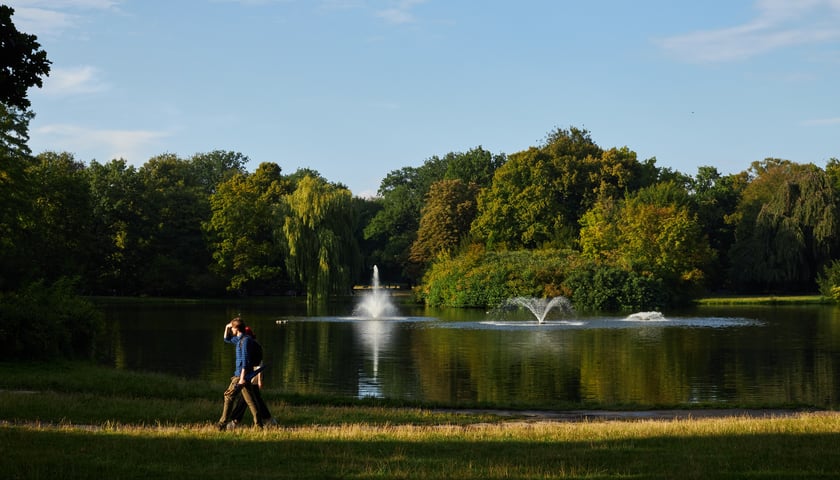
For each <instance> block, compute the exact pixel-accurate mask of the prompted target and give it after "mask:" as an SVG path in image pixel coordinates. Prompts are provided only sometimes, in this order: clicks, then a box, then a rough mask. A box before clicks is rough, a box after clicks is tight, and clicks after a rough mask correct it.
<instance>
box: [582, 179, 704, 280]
mask: <svg viewBox="0 0 840 480" xmlns="http://www.w3.org/2000/svg"><path fill="white" fill-rule="evenodd" d="M580 246H581V251H582V253H583V256H584V257H585V258H589V259H591V260H594V261H595V262H596V263H599V264H601V265H605V266H612V267H619V268H621V269H623V270H625V271H628V272H634V273H637V274H641V275H643V276H648V277H653V278H659V279H662V280H665V281H666V282H670V283H669V285H671V286H676V287H693V286H697V285H700V284H702V281H703V278H704V269H705V268H706V267H707V266H708V265H709V264H710V262H711V261H712V260H713V259H714V251H713V250H712V249H711V248H710V247H709V242H708V238H706V236H705V235H704V234H703V232H702V229H701V225H700V223H699V221H698V219H697V215H696V214H695V213H694V212H692V210H691V208H690V207H689V202H688V195H687V192H685V190H684V189H683V188H682V187H680V186H678V185H676V184H674V183H673V182H665V183H659V184H656V185H654V186H651V187H647V188H644V189H641V190H639V191H638V192H636V193H633V194H630V195H628V196H627V197H626V198H625V199H624V200H621V201H615V200H614V199H613V198H611V197H605V198H603V199H602V200H600V201H598V202H597V203H596V205H595V206H594V207H593V208H592V209H590V210H589V211H588V212H586V214H584V215H583V217H582V218H581V231H580Z"/></svg>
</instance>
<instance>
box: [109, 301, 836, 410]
mask: <svg viewBox="0 0 840 480" xmlns="http://www.w3.org/2000/svg"><path fill="white" fill-rule="evenodd" d="M104 307H105V309H106V313H107V316H108V319H109V321H110V323H111V325H112V326H113V344H114V348H113V358H112V361H113V364H114V365H115V366H117V367H118V368H125V369H132V370H150V371H162V372H168V373H175V374H178V375H182V376H185V377H200V378H205V379H210V380H213V381H218V382H219V384H220V385H223V384H224V383H225V382H226V381H227V379H228V378H229V376H230V374H231V373H232V366H233V355H234V352H233V349H232V348H230V346H229V345H227V344H225V343H223V342H222V340H221V337H222V332H223V328H224V325H225V323H227V322H228V321H229V320H230V318H232V317H234V316H236V315H240V314H241V315H242V316H243V318H244V319H245V320H246V321H247V322H248V324H249V325H251V326H252V327H253V328H254V330H255V331H256V332H257V335H258V338H259V340H260V341H261V343H262V344H263V345H264V348H265V356H266V360H267V361H268V363H269V364H270V366H271V368H270V370H268V371H267V374H266V375H267V378H266V384H267V385H268V386H270V387H272V388H280V389H282V390H284V391H286V392H290V393H292V392H293V393H301V394H309V393H312V394H337V395H343V396H348V397H364V396H378V397H389V398H399V399H417V400H425V401H434V402H443V403H447V404H457V403H467V402H470V403H474V402H486V403H488V404H495V405H499V406H504V405H509V406H513V405H527V406H531V407H543V408H551V407H556V406H568V405H569V404H584V403H585V404H595V405H597V404H609V405H614V404H628V405H632V404H642V405H673V404H685V405H691V404H717V405H721V406H725V405H778V404H799V405H802V404H806V405H813V406H818V407H836V406H837V404H838V397H840V309H838V308H836V307H826V306H795V307H794V306H790V307H788V306H786V307H778V306H777V307H772V306H751V307H700V308H697V309H694V310H691V311H681V312H662V315H660V316H656V315H641V316H635V317H625V316H615V317H610V316H580V315H574V314H569V315H564V316H563V317H560V318H549V319H547V320H546V322H545V323H543V324H538V323H537V322H536V321H534V320H532V319H530V318H528V317H525V316H522V315H520V316H517V315H516V314H510V315H506V316H498V315H495V314H494V313H492V312H484V311H480V310H431V309H424V308H422V307H409V306H405V305H401V306H399V308H398V310H399V312H398V314H396V315H394V316H390V317H386V318H382V319H377V320H371V319H365V318H361V317H359V316H354V313H353V305H352V303H350V302H347V303H346V304H334V305H330V306H329V307H328V308H326V309H325V310H323V311H320V312H315V313H313V314H307V313H306V310H305V308H304V307H303V306H301V305H299V304H298V303H294V302H292V301H288V302H281V303H276V304H260V305H249V304H244V303H243V304H236V303H233V302H232V303H231V304H218V303H211V304H192V305H173V304H163V305H138V304H131V305H120V304H105V305H104ZM647 313H650V312H647Z"/></svg>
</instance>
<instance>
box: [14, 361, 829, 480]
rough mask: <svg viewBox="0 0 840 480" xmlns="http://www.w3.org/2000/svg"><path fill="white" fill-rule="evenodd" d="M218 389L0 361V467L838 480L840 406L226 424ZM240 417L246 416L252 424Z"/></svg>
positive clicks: (29, 471) (326, 412) (363, 406)
mask: <svg viewBox="0 0 840 480" xmlns="http://www.w3.org/2000/svg"><path fill="white" fill-rule="evenodd" d="M224 387H225V386H224V385H212V384H208V383H204V382H201V381H185V380H182V379H176V378H171V377H166V376H162V375H155V374H140V373H135V372H124V371H117V370H114V369H109V368H102V367H96V366H92V365H87V364H75V363H66V364H58V365H43V364H41V365H38V364H35V365H20V364H1V363H0V472H3V475H2V476H3V477H4V478H22V479H27V478H46V479H53V478H109V479H110V478H146V479H149V478H202V479H203V478H211V477H220V476H221V477H225V478H248V479H252V478H302V479H307V478H313V479H315V478H317V479H332V478H336V479H338V478H348V479H378V478H382V479H384V478H418V479H437V478H449V479H501V478H525V479H537V478H539V479H545V478H595V479H606V478H679V477H685V478H733V477H734V478H738V477H749V478H809V479H810V478H838V475H840V453H838V452H837V445H840V413H838V412H810V413H797V414H789V415H784V416H777V417H767V418H746V417H738V416H735V417H725V418H702V419H701V418H697V419H682V420H639V419H636V420H625V421H583V422H565V421H564V422H557V421H531V420H529V421H525V420H524V419H522V418H516V417H513V418H511V417H500V416H496V415H491V414H486V413H485V414H467V413H462V414H461V413H443V412H441V411H437V410H429V409H424V408H406V407H394V406H390V405H387V404H378V403H377V402H375V401H369V402H350V403H349V404H343V403H337V402H330V401H319V400H316V401H314V402H311V403H307V402H301V401H288V400H287V399H284V398H283V397H282V395H280V394H276V393H275V394H272V392H270V391H268V392H266V393H267V395H266V398H268V399H269V406H270V407H271V408H272V410H273V413H274V414H275V417H277V419H278V420H279V421H280V425H279V426H271V427H266V428H264V429H262V430H260V429H254V428H250V427H247V428H239V429H237V430H235V431H223V432H220V431H218V430H217V429H216V428H215V425H214V421H215V419H216V418H217V417H218V415H219V413H220V410H221V391H222V390H223V389H224ZM247 418H248V417H247V416H246V419H247Z"/></svg>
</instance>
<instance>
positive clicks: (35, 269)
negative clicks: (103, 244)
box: [24, 152, 96, 286]
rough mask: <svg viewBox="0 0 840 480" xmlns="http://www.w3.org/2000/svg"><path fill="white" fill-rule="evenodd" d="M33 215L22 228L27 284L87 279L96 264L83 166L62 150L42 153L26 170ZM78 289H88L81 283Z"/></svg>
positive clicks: (88, 196)
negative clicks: (83, 287)
mask: <svg viewBox="0 0 840 480" xmlns="http://www.w3.org/2000/svg"><path fill="white" fill-rule="evenodd" d="M27 173H28V175H29V178H30V179H31V181H32V185H33V195H32V201H33V204H34V209H33V215H32V217H31V218H30V223H29V224H28V225H27V226H26V228H25V234H26V244H25V247H24V248H25V249H26V251H27V253H28V254H27V256H26V258H27V259H28V263H29V268H28V269H27V272H26V273H27V276H29V279H30V280H44V281H46V282H48V283H53V282H55V281H57V280H58V279H59V278H61V277H64V276H67V277H80V278H81V279H84V280H89V279H90V275H89V274H88V269H90V268H91V266H92V265H93V264H94V263H95V259H96V256H95V252H94V250H93V248H94V246H95V238H94V237H93V235H94V229H93V225H94V219H93V208H92V197H91V192H90V186H89V183H88V176H87V174H86V172H85V166H84V164H83V163H81V162H79V161H76V160H75V158H74V157H73V155H72V154H70V153H67V152H62V153H55V152H44V153H41V154H39V155H38V156H37V157H36V162H35V163H34V164H33V165H32V166H31V167H30V168H29V169H28V172H27ZM81 286H87V285H85V284H82V285H81Z"/></svg>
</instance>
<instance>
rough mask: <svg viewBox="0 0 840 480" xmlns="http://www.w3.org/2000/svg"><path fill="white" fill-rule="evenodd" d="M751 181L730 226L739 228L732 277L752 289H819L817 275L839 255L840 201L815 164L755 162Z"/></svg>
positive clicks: (731, 255) (733, 251)
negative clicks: (838, 209) (839, 212)
mask: <svg viewBox="0 0 840 480" xmlns="http://www.w3.org/2000/svg"><path fill="white" fill-rule="evenodd" d="M750 173H751V174H752V176H753V179H752V181H751V182H750V183H749V185H747V187H746V188H745V189H744V191H743V195H742V196H741V200H740V202H739V204H738V208H737V211H736V213H735V214H733V215H732V216H731V217H730V221H731V222H732V223H733V224H734V225H735V226H736V230H735V238H736V240H735V244H734V245H733V247H732V251H731V254H730V257H731V258H732V268H731V273H730V276H731V278H732V280H733V282H734V284H735V286H736V287H739V288H741V289H747V290H762V291H763V290H769V291H795V290H813V289H815V288H816V284H815V279H816V276H817V273H818V272H820V270H821V269H822V268H823V266H824V265H826V264H827V263H828V262H829V261H830V260H831V259H832V258H833V255H834V254H836V253H837V247H838V246H837V233H838V218H837V197H836V195H837V194H836V191H835V190H834V189H833V188H832V185H831V180H830V178H829V176H828V175H827V174H826V172H825V171H824V170H822V169H820V168H819V167H817V166H816V165H813V164H805V165H803V164H797V163H794V162H791V161H788V160H779V159H772V158H769V159H766V160H764V161H763V162H754V163H753V165H752V167H751V169H750Z"/></svg>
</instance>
